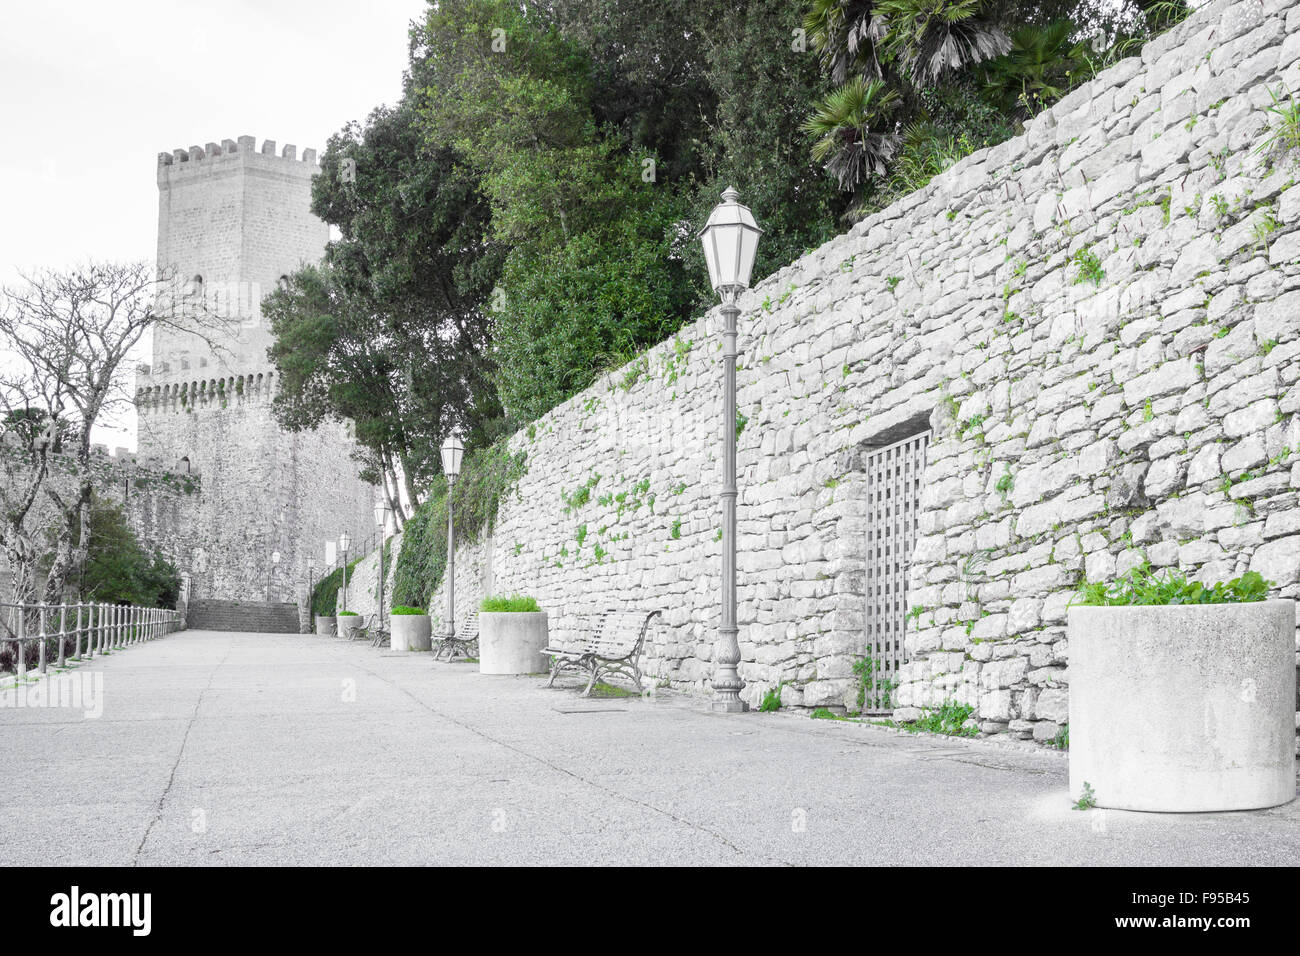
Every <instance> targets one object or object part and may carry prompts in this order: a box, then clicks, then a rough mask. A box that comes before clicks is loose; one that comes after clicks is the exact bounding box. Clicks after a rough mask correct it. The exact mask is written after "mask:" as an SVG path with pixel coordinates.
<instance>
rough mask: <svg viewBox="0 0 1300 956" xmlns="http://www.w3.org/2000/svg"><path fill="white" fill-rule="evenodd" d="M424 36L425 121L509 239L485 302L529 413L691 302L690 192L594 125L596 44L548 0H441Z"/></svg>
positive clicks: (517, 407)
mask: <svg viewBox="0 0 1300 956" xmlns="http://www.w3.org/2000/svg"><path fill="white" fill-rule="evenodd" d="M493 31H500V32H499V33H497V34H494V33H493ZM418 38H419V41H418V48H417V51H416V58H415V60H414V61H413V64H412V76H413V77H414V78H415V81H416V82H417V83H420V84H423V90H424V99H423V103H422V108H421V109H422V114H423V117H424V119H425V122H426V133H427V135H428V137H429V139H430V141H432V142H437V143H445V144H449V145H450V146H451V147H452V148H454V149H455V150H456V152H457V153H458V154H459V155H461V156H464V157H466V160H465V161H466V164H467V165H469V166H471V167H472V168H473V169H474V170H475V172H476V174H477V175H478V177H479V179H480V182H481V183H482V187H483V190H484V192H485V193H486V195H487V196H488V197H489V201H490V203H491V208H492V235H493V238H494V239H496V240H498V241H500V242H501V243H503V244H507V245H508V246H509V247H510V251H509V253H508V254H507V256H506V262H505V267H504V270H503V275H502V282H501V293H500V295H499V296H494V301H492V302H491V305H492V306H493V307H494V311H493V315H492V318H493V325H492V332H493V338H494V343H495V351H494V354H495V357H496V361H497V363H498V365H499V374H498V375H497V387H498V391H499V394H500V396H501V399H502V401H503V403H504V405H505V407H506V409H507V410H508V411H509V413H510V414H511V415H512V416H513V417H514V418H515V419H516V420H526V419H528V418H532V417H535V416H537V415H539V414H541V413H542V412H545V411H546V410H547V409H549V408H551V407H552V406H553V405H555V404H557V403H558V402H560V401H563V400H564V399H565V398H567V397H568V396H569V395H571V394H573V393H574V392H576V391H579V390H581V389H582V388H585V387H586V386H587V385H588V384H590V383H591V381H592V380H593V379H594V378H595V376H596V375H597V374H599V372H600V371H601V369H602V368H605V367H608V366H610V365H614V364H619V363H620V362H622V361H626V360H627V359H629V358H631V357H632V356H633V355H634V354H635V352H636V351H637V350H638V349H640V348H642V347H644V346H645V345H648V344H650V343H653V342H657V341H658V340H659V339H661V338H663V337H665V336H666V335H669V334H671V333H672V332H673V331H675V330H676V329H677V328H679V327H680V325H681V323H682V322H683V321H684V320H685V319H686V318H687V316H688V315H689V314H690V307H691V306H692V304H693V303H694V301H695V300H696V298H697V295H698V281H699V280H698V278H697V277H695V276H691V275H688V274H687V272H686V270H685V269H684V267H683V263H682V262H681V260H680V258H677V257H674V256H672V255H671V249H672V243H673V241H674V239H675V238H676V237H677V234H678V232H679V231H680V229H679V227H678V223H680V222H681V220H682V218H683V216H684V213H685V209H686V202H685V200H684V198H683V196H682V194H681V192H680V191H679V190H677V189H674V188H673V187H672V186H669V185H666V184H660V183H659V182H658V179H657V176H656V175H655V173H654V172H653V170H652V172H651V174H650V175H647V174H646V172H647V170H648V169H651V167H649V166H647V165H646V164H645V162H644V159H645V158H648V159H649V160H651V162H653V161H654V160H655V157H654V156H649V157H645V158H638V157H636V156H632V155H629V154H628V152H627V150H626V148H625V144H624V143H623V142H622V141H621V140H620V137H619V135H618V132H617V130H616V129H614V128H611V127H609V126H608V125H606V126H602V125H601V123H600V122H599V120H598V117H597V113H596V109H595V106H594V103H595V87H594V84H593V81H592V72H593V70H592V65H591V61H590V58H589V57H588V55H587V54H586V53H585V51H584V50H583V49H582V48H581V46H580V45H579V44H578V43H577V42H576V41H574V40H571V39H568V38H566V37H565V36H563V35H562V33H561V32H560V30H559V27H558V26H557V23H556V22H555V20H554V18H553V17H552V16H551V15H550V14H549V12H547V11H541V10H539V9H537V8H532V7H529V8H524V7H522V6H521V5H519V4H515V3H510V2H505V0H470V2H466V3H461V4H446V5H441V6H439V7H438V8H437V9H435V10H433V11H431V13H430V15H429V18H428V21H427V23H426V24H425V26H424V28H423V30H422V31H421V32H420V33H419V34H418ZM494 45H495V48H494Z"/></svg>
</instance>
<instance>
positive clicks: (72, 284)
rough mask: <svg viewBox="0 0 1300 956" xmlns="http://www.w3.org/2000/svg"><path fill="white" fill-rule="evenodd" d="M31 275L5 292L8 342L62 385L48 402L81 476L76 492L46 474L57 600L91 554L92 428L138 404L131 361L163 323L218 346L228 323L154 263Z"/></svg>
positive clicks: (1, 300)
mask: <svg viewBox="0 0 1300 956" xmlns="http://www.w3.org/2000/svg"><path fill="white" fill-rule="evenodd" d="M23 279H24V282H25V285H24V286H23V287H21V288H12V287H11V288H6V289H4V290H3V292H0V349H3V350H5V351H7V352H10V353H12V355H13V356H15V358H16V360H17V363H18V365H19V367H20V375H21V374H23V373H24V372H25V373H26V376H27V378H28V379H31V380H39V381H41V382H44V383H46V387H47V389H49V388H53V389H56V390H57V399H58V401H57V403H52V404H49V405H48V406H47V407H48V411H49V413H50V415H51V416H52V417H54V418H57V419H58V421H59V427H60V428H62V429H63V430H64V433H65V435H66V441H65V443H64V444H65V450H66V453H67V455H68V457H69V459H70V460H71V461H72V462H73V463H74V468H75V472H76V477H77V484H76V488H75V490H74V491H73V492H72V493H71V494H65V493H62V492H60V491H59V490H58V489H56V488H54V487H53V485H52V484H51V483H49V482H44V490H45V493H46V495H47V496H48V497H49V499H50V500H51V501H52V502H53V503H54V504H55V506H56V508H57V509H58V512H59V514H60V516H61V517H62V527H61V528H60V529H59V532H58V534H57V536H56V543H55V548H54V556H53V560H52V562H51V565H50V571H49V575H48V577H47V579H46V582H45V589H44V600H45V601H47V602H49V603H57V602H59V601H62V600H64V598H65V593H64V592H65V591H66V590H67V587H68V582H69V581H70V580H72V579H73V574H72V573H73V572H74V571H75V570H76V569H78V568H80V567H82V566H83V565H84V564H85V561H86V553H87V549H88V547H89V542H90V505H91V495H92V492H93V488H94V479H93V475H92V473H91V433H92V431H93V429H94V427H95V425H96V424H97V423H99V422H100V421H101V419H102V417H103V416H104V415H105V414H106V413H109V412H111V411H112V410H113V409H114V408H117V407H121V406H124V405H126V404H128V403H129V402H131V400H132V396H131V394H130V392H129V389H128V385H129V383H128V381H127V371H128V369H127V362H128V359H129V358H130V356H131V354H132V353H133V351H134V350H135V348H136V347H137V346H138V345H139V344H140V341H141V339H142V338H143V337H144V335H145V333H147V332H149V331H151V330H153V329H155V328H158V327H159V326H173V327H176V328H181V329H184V330H185V331H187V332H191V333H195V334H197V335H199V336H200V337H202V338H204V339H205V340H208V342H209V344H212V338H214V337H215V336H214V337H209V335H208V332H209V331H213V330H215V328H216V326H217V325H219V324H220V321H219V320H217V319H215V317H214V316H213V315H212V313H211V312H210V311H209V310H208V309H207V308H206V306H205V305H204V304H202V303H192V304H191V305H190V307H189V308H187V309H186V310H185V311H184V312H183V313H178V312H177V311H176V310H175V309H174V308H172V306H171V303H172V302H174V301H175V298H174V296H173V295H172V294H171V293H172V290H173V289H174V287H175V282H174V277H173V276H172V275H171V274H170V273H162V274H159V275H158V276H156V277H155V275H154V268H153V266H152V265H150V264H149V263H147V262H134V263H92V264H89V265H86V266H84V267H82V268H78V269H74V270H72V271H70V272H57V271H53V270H47V271H43V272H39V273H36V274H33V275H24V276H23Z"/></svg>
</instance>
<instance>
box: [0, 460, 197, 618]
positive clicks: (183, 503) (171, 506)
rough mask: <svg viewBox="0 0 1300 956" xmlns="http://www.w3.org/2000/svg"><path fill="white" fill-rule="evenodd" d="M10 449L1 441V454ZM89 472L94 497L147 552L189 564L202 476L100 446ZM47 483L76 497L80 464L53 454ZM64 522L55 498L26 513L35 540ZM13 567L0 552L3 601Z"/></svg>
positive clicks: (44, 498) (9, 593)
mask: <svg viewBox="0 0 1300 956" xmlns="http://www.w3.org/2000/svg"><path fill="white" fill-rule="evenodd" d="M8 453H9V452H8V451H7V449H5V447H4V446H3V445H2V444H0V454H8ZM91 474H92V476H93V482H94V488H95V495H96V497H97V498H98V499H99V500H100V501H103V502H107V503H109V504H112V505H114V506H116V507H117V508H119V509H121V511H122V513H123V514H124V515H125V516H126V519H127V522H128V524H129V525H130V526H131V529H132V530H133V531H134V532H135V533H136V535H137V537H139V539H140V542H141V544H143V545H144V547H145V548H146V549H147V550H149V551H154V550H157V551H159V552H161V553H162V555H163V556H164V557H166V558H167V560H168V561H170V562H172V564H174V565H176V567H177V568H180V569H183V568H185V567H186V565H187V561H188V558H189V549H190V544H189V543H190V541H192V540H193V539H194V538H195V537H196V535H197V534H198V529H197V527H196V525H195V520H194V519H195V515H196V514H197V509H196V508H195V503H196V501H197V500H198V498H199V496H200V495H201V493H202V487H203V480H202V477H201V476H199V475H197V474H191V473H186V472H184V471H180V470H176V469H171V468H167V467H163V466H159V465H157V464H156V463H152V462H145V461H139V460H137V458H136V456H134V455H132V454H130V453H129V452H127V451H126V450H125V449H118V450H117V452H116V453H115V454H113V455H109V454H108V453H107V450H106V449H100V448H98V447H97V448H96V451H95V453H94V454H93V455H92V457H91ZM48 484H49V486H50V487H52V488H53V489H54V490H55V491H56V492H57V493H59V494H60V495H61V496H62V497H63V498H64V500H68V499H69V498H71V497H74V496H75V494H76V490H77V486H78V484H79V479H78V475H77V469H76V462H75V461H74V460H72V459H69V458H67V457H66V456H62V455H54V456H52V457H51V459H50V469H49V479H48ZM61 522H62V518H61V517H60V516H59V514H58V512H57V510H56V509H55V507H54V504H53V502H52V501H50V499H49V497H48V496H47V495H45V494H44V493H42V494H41V495H40V497H39V498H38V499H37V502H36V507H35V508H34V509H33V512H32V513H31V514H30V515H29V516H28V520H27V530H28V532H29V533H30V534H31V535H32V536H33V537H34V538H35V539H36V540H38V541H39V540H44V539H45V537H46V535H48V534H51V533H53V532H55V531H57V529H58V528H59V527H60V526H61ZM9 571H10V569H9V567H8V563H7V562H6V560H5V557H4V554H3V553H2V552H0V595H3V598H0V599H8V598H10V597H12V588H11V582H10V579H9Z"/></svg>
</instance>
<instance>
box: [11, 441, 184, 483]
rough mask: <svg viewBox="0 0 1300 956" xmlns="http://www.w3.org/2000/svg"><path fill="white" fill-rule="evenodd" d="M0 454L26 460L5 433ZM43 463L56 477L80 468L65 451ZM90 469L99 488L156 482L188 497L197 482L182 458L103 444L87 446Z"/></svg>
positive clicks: (57, 453) (48, 457)
mask: <svg viewBox="0 0 1300 956" xmlns="http://www.w3.org/2000/svg"><path fill="white" fill-rule="evenodd" d="M0 455H5V456H11V455H17V456H19V457H20V458H21V460H22V461H26V455H25V454H23V453H22V452H21V450H19V449H16V448H15V447H14V442H13V440H12V438H11V436H10V435H9V434H8V433H5V434H3V435H0ZM46 462H47V464H48V466H49V469H50V472H51V474H53V475H56V476H58V475H75V474H78V473H79V472H80V468H81V466H80V464H79V463H78V461H77V457H76V456H75V455H73V454H70V453H68V452H52V453H50V454H48V455H46ZM17 467H19V468H21V467H22V466H21V465H19V466H17ZM90 470H91V473H92V474H93V475H94V477H95V481H96V482H97V484H98V485H99V486H100V487H101V489H102V488H105V487H108V486H109V485H110V484H111V483H114V482H119V481H122V480H129V481H133V482H136V483H140V482H141V481H144V482H150V481H157V482H158V483H159V484H163V485H167V486H170V487H172V488H176V489H179V490H182V491H184V492H185V493H186V494H192V493H194V492H195V491H197V490H198V487H199V482H200V480H201V476H200V474H199V471H198V469H197V468H196V467H194V466H193V465H192V464H191V463H190V462H189V461H187V460H185V459H181V460H179V461H167V460H164V459H163V458H160V457H158V456H157V455H141V454H138V453H137V452H134V451H131V450H130V449H129V448H114V449H112V450H110V449H109V447H108V446H107V445H100V444H95V445H91V446H90Z"/></svg>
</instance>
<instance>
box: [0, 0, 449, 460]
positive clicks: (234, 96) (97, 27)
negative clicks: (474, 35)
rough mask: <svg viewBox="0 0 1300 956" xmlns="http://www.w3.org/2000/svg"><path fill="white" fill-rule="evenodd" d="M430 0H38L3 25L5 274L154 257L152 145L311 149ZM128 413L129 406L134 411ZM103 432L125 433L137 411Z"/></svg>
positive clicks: (393, 76) (399, 53) (382, 69)
mask: <svg viewBox="0 0 1300 956" xmlns="http://www.w3.org/2000/svg"><path fill="white" fill-rule="evenodd" d="M427 7H428V4H427V2H426V0H215V2H201V0H168V2H159V0H76V2H58V0H35V2H26V3H10V4H6V7H5V11H4V25H3V28H2V29H0V131H3V133H2V135H3V137H4V143H3V145H0V283H3V284H10V283H12V282H14V281H15V280H16V279H17V277H18V272H19V270H26V269H31V268H33V267H47V266H48V267H54V268H66V267H67V266H69V265H72V264H74V263H76V262H79V261H84V260H86V259H98V260H132V259H147V260H150V261H152V260H153V258H154V255H155V252H156V249H155V240H156V232H157V227H158V222H157V216H158V188H157V185H156V184H155V179H154V170H155V164H156V162H157V154H158V153H160V152H164V151H170V150H173V149H176V148H177V147H181V148H188V147H189V146H190V145H192V144H195V143H197V144H199V145H202V144H204V143H207V142H220V141H221V140H223V139H235V138H236V137H238V136H241V135H244V134H248V135H251V136H256V137H257V139H258V141H259V143H260V141H261V140H263V139H273V140H275V141H276V142H277V143H278V144H279V145H281V146H283V145H284V144H285V143H293V144H295V145H296V146H297V147H298V153H299V155H301V154H302V150H303V149H304V148H307V147H315V148H316V149H317V150H318V151H319V150H323V149H324V147H325V140H326V138H327V137H328V136H329V135H330V133H333V132H334V131H335V130H337V129H339V128H340V127H341V126H342V125H343V124H344V123H346V122H347V121H349V120H353V119H362V118H364V117H365V115H366V114H367V113H369V112H370V110H371V109H372V108H374V107H375V106H378V105H379V104H380V103H391V102H393V101H394V100H396V99H397V97H398V96H399V95H400V93H401V78H402V70H403V69H404V68H405V66H406V43H407V25H408V24H409V23H410V21H411V20H413V19H416V18H418V17H420V16H422V14H423V12H424V10H426V9H427ZM130 417H132V418H133V416H130ZM121 425H122V426H123V431H122V432H120V433H118V434H113V433H110V432H109V431H107V430H105V432H104V434H102V435H101V436H99V439H98V440H100V441H103V442H105V443H106V444H119V445H131V446H133V445H134V422H132V421H124V422H122V423H121Z"/></svg>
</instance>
